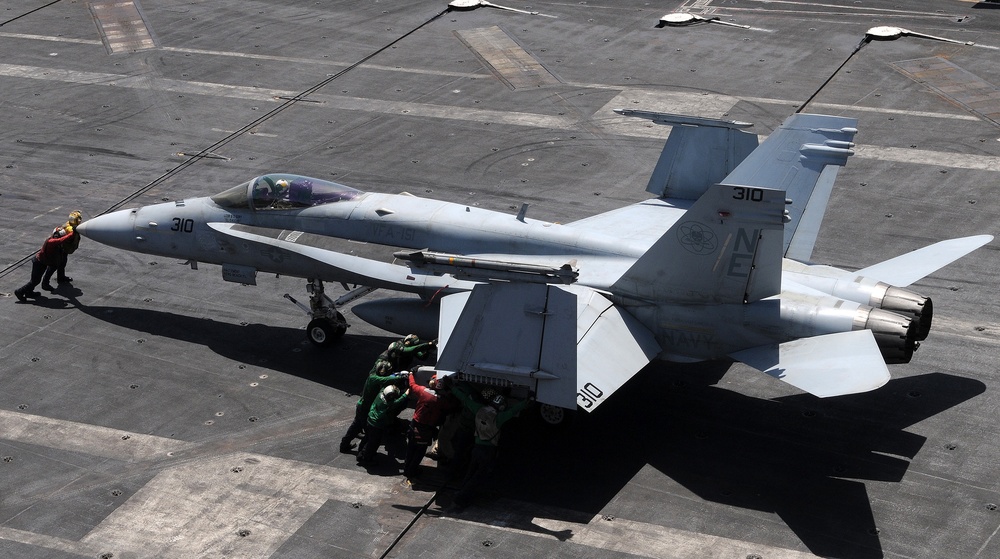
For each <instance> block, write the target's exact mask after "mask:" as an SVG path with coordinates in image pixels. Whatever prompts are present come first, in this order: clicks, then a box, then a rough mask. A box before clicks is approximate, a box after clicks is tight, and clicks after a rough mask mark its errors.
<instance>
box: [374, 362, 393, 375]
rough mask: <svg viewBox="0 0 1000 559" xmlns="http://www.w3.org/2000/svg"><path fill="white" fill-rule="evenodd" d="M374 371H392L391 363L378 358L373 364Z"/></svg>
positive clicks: (381, 372)
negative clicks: (376, 363)
mask: <svg viewBox="0 0 1000 559" xmlns="http://www.w3.org/2000/svg"><path fill="white" fill-rule="evenodd" d="M375 372H376V373H380V374H383V375H384V374H385V373H391V372H392V363H390V362H388V361H382V360H380V361H379V362H378V365H376V366H375Z"/></svg>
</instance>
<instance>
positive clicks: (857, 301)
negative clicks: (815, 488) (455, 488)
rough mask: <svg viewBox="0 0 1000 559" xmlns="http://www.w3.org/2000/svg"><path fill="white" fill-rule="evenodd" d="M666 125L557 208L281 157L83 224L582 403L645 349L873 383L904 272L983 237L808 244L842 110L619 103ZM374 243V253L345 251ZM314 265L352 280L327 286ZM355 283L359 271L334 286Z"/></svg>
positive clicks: (455, 363)
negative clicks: (616, 201)
mask: <svg viewBox="0 0 1000 559" xmlns="http://www.w3.org/2000/svg"><path fill="white" fill-rule="evenodd" d="M616 112H618V113H619V114H622V115H627V116H633V117H638V118H644V119H648V120H651V121H652V122H655V123H657V124H665V125H670V126H671V127H672V128H671V132H670V135H669V137H668V139H667V141H666V144H665V145H664V148H663V151H662V153H661V155H660V158H659V160H658V161H657V164H656V166H655V167H654V170H653V173H652V176H651V178H650V179H649V183H648V184H647V188H646V190H647V191H648V192H650V193H651V194H652V195H653V196H652V197H651V198H649V199H648V200H645V201H643V202H640V203H637V204H633V205H630V206H626V207H623V208H619V209H616V210H613V211H610V212H607V213H603V214H599V215H596V216H593V217H589V218H586V219H582V220H580V221H576V222H573V223H567V224H557V223H552V222H547V221H542V220H536V219H532V218H529V217H527V211H526V206H522V208H521V210H520V212H518V213H517V215H513V214H506V213H500V212H494V211H489V210H485V209H481V208H478V207H472V206H468V205H464V204H455V203H451V202H446V201H440V200H432V199H427V198H421V197H416V196H412V195H409V194H406V193H403V194H380V193H375V192H365V191H362V190H358V189H355V188H352V187H349V186H346V185H343V184H338V183H335V182H331V181H327V180H322V179H317V178H310V177H305V176H300V175H295V174H288V173H271V174H266V175H262V176H259V177H256V178H253V179H251V180H249V181H247V182H244V183H241V184H239V185H237V186H234V187H232V188H229V189H228V190H225V191H223V192H221V193H219V194H216V195H214V196H209V197H204V198H190V199H185V200H178V201H175V202H167V203H162V204H156V205H151V206H144V207H140V208H135V209H129V210H120V211H117V212H114V213H109V214H105V215H102V216H99V217H96V218H94V219H91V220H90V221H88V222H86V223H84V224H83V225H81V226H80V227H79V229H78V230H79V231H80V233H82V234H83V235H84V236H86V237H89V238H91V239H94V240H96V241H99V242H101V243H105V244H108V245H111V246H114V247H118V248H121V249H124V250H129V251H136V252H142V253H147V254H154V255H159V256H165V257H174V258H177V259H180V260H185V261H190V262H191V263H192V266H193V267H194V264H195V263H197V262H201V263H209V264H217V265H221V266H222V275H223V278H224V279H226V280H228V281H235V282H240V283H245V284H254V283H255V278H256V275H257V274H258V273H260V272H269V273H277V274H284V275H291V276H295V277H302V278H305V279H307V281H308V283H307V288H308V289H307V291H308V293H309V305H308V306H306V305H304V304H302V303H299V302H298V301H296V300H295V299H294V298H293V297H291V296H290V295H287V294H286V295H285V296H286V297H287V298H289V299H290V300H291V301H292V302H294V303H296V304H298V305H299V306H300V307H302V308H303V310H305V311H306V312H307V313H308V314H309V316H310V317H311V321H310V323H309V325H308V327H307V335H308V337H309V339H310V340H311V341H312V342H314V343H315V344H317V345H320V346H323V345H328V344H330V343H332V342H333V341H334V340H335V339H336V338H338V337H340V336H342V335H343V334H344V333H345V331H346V330H347V327H348V325H347V322H346V320H345V318H344V316H343V315H342V314H341V313H340V312H339V311H338V308H339V307H341V306H342V305H344V304H346V303H347V302H348V301H352V300H354V299H356V298H357V297H359V296H361V295H364V294H367V293H369V292H370V291H371V290H373V289H378V288H382V289H388V290H393V291H397V292H402V293H403V294H409V296H407V297H391V298H386V299H376V300H373V301H369V302H365V303H360V304H357V305H355V306H354V307H353V309H352V310H353V312H354V314H356V315H357V316H359V317H361V318H362V319H363V320H366V321H368V322H370V323H372V324H374V325H376V326H379V327H382V328H384V329H387V330H390V331H394V332H399V333H410V332H416V333H419V334H421V335H422V336H424V337H435V336H436V337H438V338H439V356H438V362H437V364H436V367H437V369H438V371H439V374H460V375H461V376H462V378H464V379H466V380H469V381H474V382H480V383H483V384H491V385H496V386H501V387H506V388H510V389H524V390H526V391H530V392H532V393H534V395H535V397H536V398H537V400H538V401H539V402H541V403H543V404H547V405H548V406H550V408H551V409H555V410H561V409H576V408H577V407H580V408H582V409H584V410H586V411H592V410H594V409H596V408H597V407H598V406H599V405H600V404H601V403H602V402H604V401H605V400H606V399H607V398H608V397H609V396H611V394H613V393H614V392H615V390H617V389H618V388H619V387H621V386H622V385H623V384H624V383H625V382H626V381H627V380H628V379H629V378H631V377H632V376H633V375H634V374H635V373H636V372H638V371H639V370H640V369H642V368H643V367H644V366H645V365H646V364H647V363H648V362H649V361H651V360H653V359H663V360H671V361H700V360H709V359H734V360H738V361H742V362H744V363H747V364H748V365H751V366H752V367H754V368H757V369H759V370H761V371H763V372H765V373H766V374H768V375H770V376H772V377H775V378H777V379H780V380H782V381H784V382H787V383H789V384H791V385H793V386H795V387H797V388H799V389H801V390H804V391H807V392H810V393H812V394H815V395H816V396H819V397H828V396H837V395H842V394H851V393H856V392H863V391H868V390H873V389H875V388H878V387H879V386H882V385H883V384H885V383H886V382H887V381H888V380H889V378H890V376H889V371H888V368H887V364H892V363H906V362H909V361H910V359H911V357H912V356H913V353H914V351H915V350H916V349H917V347H918V345H919V342H920V341H921V340H923V339H925V338H926V337H927V335H928V333H929V331H930V327H931V319H932V314H933V311H932V305H931V301H930V299H929V298H928V297H925V296H922V295H919V294H917V293H915V292H913V291H911V290H908V289H905V288H906V287H907V286H909V285H910V284H911V283H913V282H915V281H917V280H919V279H920V278H923V277H924V276H926V275H928V274H930V273H933V272H934V271H936V270H938V269H939V268H941V267H943V266H945V265H947V264H949V263H950V262H952V261H954V260H956V259H958V258H960V257H962V256H964V255H966V254H968V253H969V252H971V251H973V250H975V249H976V248H979V247H980V246H982V245H984V244H986V243H988V242H990V241H991V240H992V239H993V237H992V236H989V235H980V236H974V237H966V238H961V239H953V240H949V241H943V242H940V243H937V244H934V245H931V246H928V247H925V248H923V249H920V250H917V251H915V252H912V253H909V254H906V255H903V256H900V257H897V258H894V259H891V260H888V261H886V262H882V263H880V264H875V265H873V266H869V267H867V268H864V269H862V270H858V271H855V272H851V271H847V270H841V269H837V268H833V267H829V266H822V265H813V264H811V263H809V260H810V258H811V255H812V250H813V246H814V244H815V241H816V238H817V234H818V232H819V229H820V224H821V221H822V218H823V215H824V213H825V210H826V206H827V201H828V199H829V196H830V192H831V189H832V187H833V184H834V181H835V178H836V175H837V171H838V170H839V168H840V167H842V166H843V165H845V164H846V162H847V159H848V157H849V156H850V155H852V154H853V151H852V149H851V148H852V147H854V143H853V140H854V136H855V134H856V133H857V129H856V126H857V122H856V120H854V119H851V118H846V117H836V116H824V115H813V114H796V115H793V116H791V117H789V118H788V119H787V120H786V121H785V122H784V123H783V124H782V125H781V126H780V127H779V128H778V129H777V130H775V131H774V132H773V133H772V134H771V135H770V136H769V137H768V138H767V139H766V140H765V141H764V142H763V143H759V141H758V138H757V136H756V135H755V134H751V133H748V132H746V131H744V130H745V129H746V128H748V127H750V126H751V124H749V123H744V122H736V121H729V120H718V119H705V118H696V117H687V116H681V115H672V114H664V113H652V112H644V111H631V110H620V111H616ZM346 241H357V242H363V243H369V247H371V246H375V248H377V249H379V250H380V251H381V256H382V257H381V258H370V257H361V256H357V255H354V254H350V253H349V250H346V249H345V247H346V246H348V244H347V242H346ZM324 282H339V283H341V284H343V285H344V287H345V288H347V289H348V292H347V293H346V294H345V295H344V296H343V297H341V298H340V299H338V300H337V301H334V300H331V299H330V298H329V297H328V296H327V295H326V294H325V289H324ZM349 284H351V285H355V286H360V287H356V288H355V289H353V290H352V289H350V288H349Z"/></svg>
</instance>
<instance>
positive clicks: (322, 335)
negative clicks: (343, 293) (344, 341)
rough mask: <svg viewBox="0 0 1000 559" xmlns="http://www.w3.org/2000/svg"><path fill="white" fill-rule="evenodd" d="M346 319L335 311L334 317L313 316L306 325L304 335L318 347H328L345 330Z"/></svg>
mask: <svg viewBox="0 0 1000 559" xmlns="http://www.w3.org/2000/svg"><path fill="white" fill-rule="evenodd" d="M347 326H348V324H347V320H345V319H344V315H342V314H340V313H339V312H337V314H336V316H335V317H334V318H327V317H325V316H324V317H322V318H314V319H312V320H310V321H309V325H308V326H306V337H307V338H309V341H310V342H312V343H313V344H314V345H316V346H318V347H329V346H330V345H332V344H333V342H335V341H337V340H339V339H340V338H341V337H342V336H343V335H344V333H345V332H347Z"/></svg>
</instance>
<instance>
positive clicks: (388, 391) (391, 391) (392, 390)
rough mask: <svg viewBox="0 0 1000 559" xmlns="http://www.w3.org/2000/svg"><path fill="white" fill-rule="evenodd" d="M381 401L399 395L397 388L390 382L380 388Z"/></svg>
mask: <svg viewBox="0 0 1000 559" xmlns="http://www.w3.org/2000/svg"><path fill="white" fill-rule="evenodd" d="M380 397H381V398H382V401H383V402H388V401H389V400H395V399H396V398H398V397H399V389H398V388H396V386H395V385H392V384H390V385H389V386H386V387H385V388H383V389H382V394H380Z"/></svg>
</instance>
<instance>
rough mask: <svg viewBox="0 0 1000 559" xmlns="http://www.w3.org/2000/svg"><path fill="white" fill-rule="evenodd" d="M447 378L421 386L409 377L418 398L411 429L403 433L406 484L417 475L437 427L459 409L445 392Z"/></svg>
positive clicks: (412, 391) (412, 390)
mask: <svg viewBox="0 0 1000 559" xmlns="http://www.w3.org/2000/svg"><path fill="white" fill-rule="evenodd" d="M448 380H449V377H443V378H441V379H440V380H438V378H437V375H434V376H432V377H431V379H430V381H429V382H428V383H427V386H426V387H425V386H421V385H420V383H418V382H417V380H416V378H415V375H413V374H411V375H410V392H411V393H412V394H415V395H416V396H417V403H416V405H415V406H414V410H413V418H412V419H411V420H410V428H409V430H407V432H406V460H404V461H403V475H404V476H405V477H406V480H407V481H408V482H411V483H412V480H413V478H415V477H417V474H418V473H419V472H420V461H421V460H423V459H424V455H425V454H427V448H428V447H429V446H430V444H431V442H433V440H434V438H435V437H436V435H437V430H438V427H439V426H440V425H441V424H442V423H444V418H445V415H446V414H447V413H448V412H449V411H450V410H451V409H458V408H459V407H460V404H459V403H458V400H457V399H455V397H454V396H453V395H452V394H451V392H449V391H448V388H447V383H448Z"/></svg>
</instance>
